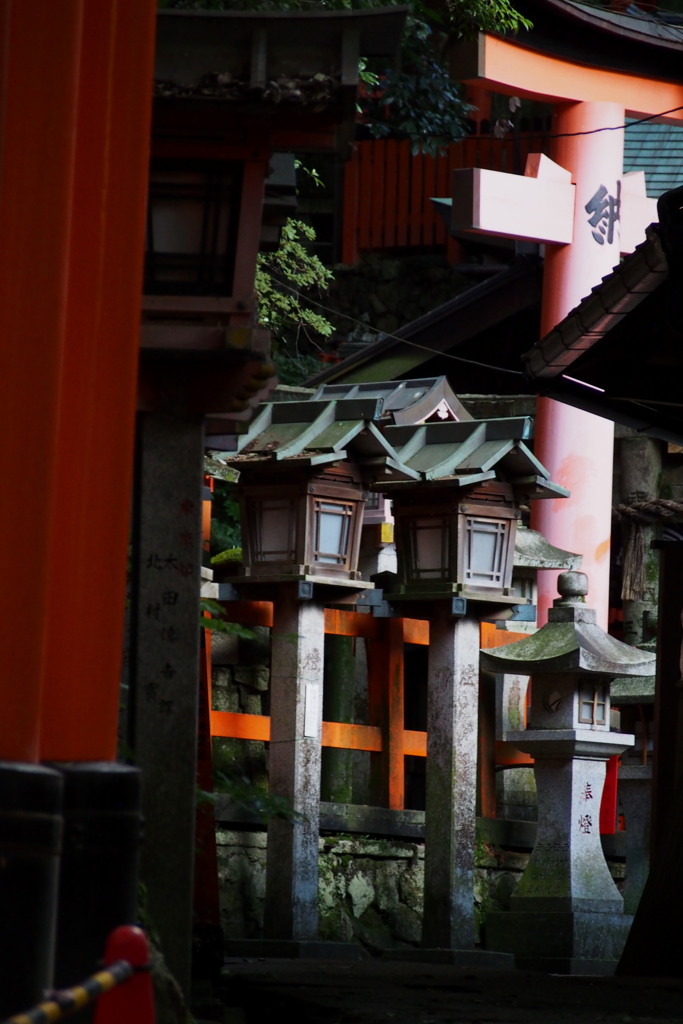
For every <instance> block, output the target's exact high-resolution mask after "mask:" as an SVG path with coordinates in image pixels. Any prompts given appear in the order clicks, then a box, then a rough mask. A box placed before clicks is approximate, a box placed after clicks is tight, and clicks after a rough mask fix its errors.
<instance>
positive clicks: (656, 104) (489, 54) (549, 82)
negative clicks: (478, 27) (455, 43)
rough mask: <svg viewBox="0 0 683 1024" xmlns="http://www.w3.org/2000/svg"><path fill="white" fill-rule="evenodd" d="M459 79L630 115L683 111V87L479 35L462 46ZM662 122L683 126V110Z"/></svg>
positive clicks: (525, 95)
mask: <svg viewBox="0 0 683 1024" xmlns="http://www.w3.org/2000/svg"><path fill="white" fill-rule="evenodd" d="M457 67H458V78H459V79H460V80H461V81H466V82H480V83H486V84H487V85H489V86H491V87H492V88H495V89H496V90H497V91H499V92H503V93H509V94H515V95H518V96H524V97H528V98H530V99H536V100H542V101H545V102H548V103H555V102H557V101H563V100H567V101H570V102H582V101H583V102H595V101H599V100H602V101H607V102H611V103H618V104H620V105H621V106H622V107H624V108H625V109H626V113H627V115H628V116H632V117H643V116H647V115H648V114H657V113H659V112H660V111H662V110H671V109H673V108H674V107H683V83H681V82H665V81H660V80H656V79H651V78H643V77H641V76H639V75H629V74H626V73H625V72H619V71H608V70H606V69H604V68H596V67H592V66H589V65H584V64H579V63H573V62H571V61H568V60H561V59H560V58H558V57H551V56H549V55H547V54H543V53H538V52H536V51H535V50H532V49H530V48H529V47H527V46H523V45H521V44H520V43H518V42H511V41H510V40H507V39H501V38H499V37H498V36H488V35H483V34H480V35H479V36H478V37H477V38H476V39H473V40H472V41H471V42H469V43H464V44H462V45H461V47H460V48H459V53H458V56H457ZM662 120H665V121H667V122H668V123H670V124H681V123H683V110H679V111H678V112H677V113H675V114H671V115H669V116H668V117H666V118H663V119H662Z"/></svg>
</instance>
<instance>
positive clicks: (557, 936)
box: [482, 572, 654, 974]
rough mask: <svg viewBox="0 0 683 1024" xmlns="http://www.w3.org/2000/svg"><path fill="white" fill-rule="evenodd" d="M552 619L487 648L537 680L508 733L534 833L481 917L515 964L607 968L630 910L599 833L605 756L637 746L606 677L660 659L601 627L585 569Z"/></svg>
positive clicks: (492, 943) (565, 589) (496, 664)
mask: <svg viewBox="0 0 683 1024" xmlns="http://www.w3.org/2000/svg"><path fill="white" fill-rule="evenodd" d="M558 586H559V590H560V594H561V597H560V598H559V599H557V600H556V601H555V603H554V607H553V608H552V609H551V610H550V612H549V615H548V623H547V624H546V625H545V626H544V627H543V628H542V629H540V630H539V631H538V632H537V633H534V634H532V635H531V636H530V637H529V638H528V639H526V640H520V641H518V642H517V643H513V644H510V645H508V646H505V647H498V648H495V649H492V650H488V651H483V652H482V667H483V668H484V669H486V670H488V671H495V672H513V671H515V670H516V671H517V672H523V673H528V674H529V675H530V676H531V677H532V700H531V708H530V712H529V725H528V727H527V729H525V730H523V731H520V732H518V733H510V734H508V739H510V740H511V741H512V742H513V743H514V744H515V745H516V746H517V747H518V748H519V749H520V750H522V751H524V752H525V753H528V754H531V755H532V757H533V758H534V760H535V765H534V772H535V775H536V786H537V791H538V831H537V836H536V843H535V845H534V849H533V852H532V854H531V858H530V860H529V864H528V866H527V869H526V871H525V872H524V874H523V875H522V878H521V879H520V881H519V883H518V885H517V888H516V889H515V891H514V893H513V895H512V897H511V901H510V905H511V910H510V911H509V912H505V913H495V914H490V915H489V916H488V917H487V919H486V944H487V946H488V947H489V948H491V949H497V950H504V951H506V952H511V953H515V956H516V961H517V966H518V967H521V968H525V969H540V970H548V971H552V972H559V973H570V974H573V973H583V974H605V973H611V972H612V971H613V970H614V967H615V966H616V962H617V960H618V958H619V956H620V954H621V950H622V948H623V945H624V942H625V941H626V936H627V934H628V928H629V926H630V922H631V918H630V917H628V916H626V915H624V913H623V899H622V897H621V894H620V893H619V892H618V890H617V888H616V886H615V884H614V882H613V880H612V876H611V875H610V872H609V868H608V866H607V863H606V861H605V858H604V855H603V852H602V847H601V842H600V828H599V817H600V801H601V797H602V790H603V785H604V781H605V763H606V761H607V759H608V758H610V757H613V756H614V755H615V754H619V753H621V752H622V751H623V750H625V749H626V748H627V747H630V746H631V745H632V744H633V740H634V738H633V736H631V735H627V734H622V733H614V732H612V731H611V729H610V693H609V683H610V681H611V680H612V679H613V678H615V677H616V676H617V675H619V676H642V675H646V674H647V672H648V666H651V664H652V661H653V658H654V656H653V655H652V654H649V653H646V652H643V651H640V650H637V649H636V648H632V647H629V646H628V645H627V644H623V643H621V642H620V641H618V640H615V639H614V638H613V637H611V636H609V635H608V634H607V633H605V632H604V631H603V630H602V629H601V628H600V627H599V626H598V625H597V624H596V622H595V611H594V610H593V609H592V608H588V607H586V605H585V604H584V598H585V595H586V593H587V590H588V587H587V578H586V576H585V574H584V573H580V572H566V573H563V574H562V575H561V576H560V577H559V580H558Z"/></svg>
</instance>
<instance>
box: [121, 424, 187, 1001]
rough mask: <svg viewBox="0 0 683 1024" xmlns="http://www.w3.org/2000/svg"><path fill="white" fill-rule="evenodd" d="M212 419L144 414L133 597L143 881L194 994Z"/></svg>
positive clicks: (133, 720) (179, 974) (168, 952)
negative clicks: (202, 602)
mask: <svg viewBox="0 0 683 1024" xmlns="http://www.w3.org/2000/svg"><path fill="white" fill-rule="evenodd" d="M203 442H204V427H203V420H202V418H201V417H199V416H171V415H167V414H163V413H147V414H143V415H142V416H141V418H140V427H139V434H138V480H137V493H136V514H135V521H136V530H135V536H136V544H137V552H136V557H134V558H133V568H134V572H135V576H134V579H133V583H132V598H131V605H132V607H131V621H132V630H131V650H132V658H131V662H132V665H133V670H134V678H133V680H132V690H133V698H132V700H133V707H132V709H131V712H132V713H129V721H130V724H131V733H132V734H131V742H132V747H133V752H134V756H135V760H136V763H137V764H138V766H139V767H140V768H141V769H142V780H143V782H142V809H143V815H144V820H145V826H144V829H145V830H144V842H143V847H142V858H141V876H142V881H143V884H144V886H145V889H146V899H147V911H148V913H149V916H150V919H151V921H153V922H154V927H155V928H156V929H157V931H158V934H159V937H160V940H161V945H162V951H163V953H164V956H165V958H166V961H167V963H168V966H169V969H170V970H171V972H172V973H173V975H174V976H175V978H176V979H177V981H178V983H179V984H180V986H181V988H182V989H183V991H184V992H185V993H188V991H189V981H190V964H191V939H192V894H193V867H194V828H195V791H196V773H197V709H198V668H199V619H200V613H199V592H200V569H201V543H202V530H201V527H202V484H203V467H204V462H203V454H204V453H203Z"/></svg>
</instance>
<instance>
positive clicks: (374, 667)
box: [368, 619, 405, 810]
mask: <svg viewBox="0 0 683 1024" xmlns="http://www.w3.org/2000/svg"><path fill="white" fill-rule="evenodd" d="M404 623H405V620H404V619H385V620H384V628H383V636H382V639H381V640H378V641H370V642H369V643H368V668H369V680H368V683H369V704H370V707H369V712H370V722H371V724H372V725H381V728H382V752H381V754H379V755H377V756H374V757H373V758H372V761H371V764H372V766H373V770H372V777H373V788H374V789H375V794H374V799H375V800H376V801H377V802H378V803H379V804H380V805H382V804H386V806H387V807H389V808H391V809H392V810H402V809H403V807H404V806H405V757H404V737H403V729H404V688H403V643H404Z"/></svg>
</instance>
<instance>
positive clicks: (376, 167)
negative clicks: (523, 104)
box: [341, 132, 548, 264]
mask: <svg viewBox="0 0 683 1024" xmlns="http://www.w3.org/2000/svg"><path fill="white" fill-rule="evenodd" d="M547 138H548V137H547V135H544V134H542V133H526V132H525V133H520V134H519V135H516V136H514V137H512V136H508V137H507V138H504V139H497V138H495V137H494V136H492V135H473V136H470V137H469V138H466V139H461V140H460V141H459V142H452V143H451V144H450V145H449V146H448V147H447V149H446V150H445V151H444V153H443V154H442V155H440V156H436V157H432V156H425V155H424V154H422V153H418V154H417V155H415V156H413V155H412V154H411V152H410V143H409V142H408V141H401V142H397V141H395V140H393V139H381V140H380V139H377V140H373V141H367V142H357V143H356V145H355V147H354V151H353V154H352V156H351V159H350V160H349V161H348V162H347V163H346V164H345V167H344V192H343V216H342V225H343V227H342V253H341V260H342V263H346V264H353V263H356V262H357V260H358V258H359V256H360V254H361V253H363V252H368V251H371V250H380V249H383V250H386V249H407V248H417V249H431V248H434V247H437V246H445V245H446V243H447V241H448V233H447V230H446V226H445V224H444V222H443V220H442V219H441V217H440V216H439V214H438V213H437V212H436V210H435V208H434V204H433V203H432V202H431V199H432V198H434V197H437V198H448V197H450V195H451V188H452V186H451V181H452V172H453V171H454V170H457V169H459V168H463V167H484V168H486V169H488V170H494V171H509V172H516V173H519V174H523V173H524V165H525V162H526V157H527V155H528V154H529V153H538V152H543V153H544V152H546V151H547V145H548V142H547Z"/></svg>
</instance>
